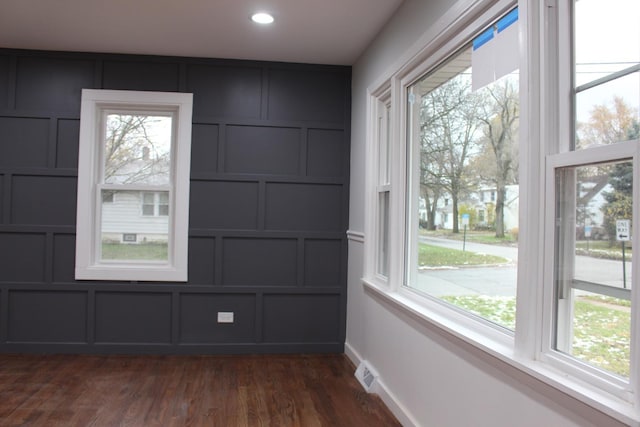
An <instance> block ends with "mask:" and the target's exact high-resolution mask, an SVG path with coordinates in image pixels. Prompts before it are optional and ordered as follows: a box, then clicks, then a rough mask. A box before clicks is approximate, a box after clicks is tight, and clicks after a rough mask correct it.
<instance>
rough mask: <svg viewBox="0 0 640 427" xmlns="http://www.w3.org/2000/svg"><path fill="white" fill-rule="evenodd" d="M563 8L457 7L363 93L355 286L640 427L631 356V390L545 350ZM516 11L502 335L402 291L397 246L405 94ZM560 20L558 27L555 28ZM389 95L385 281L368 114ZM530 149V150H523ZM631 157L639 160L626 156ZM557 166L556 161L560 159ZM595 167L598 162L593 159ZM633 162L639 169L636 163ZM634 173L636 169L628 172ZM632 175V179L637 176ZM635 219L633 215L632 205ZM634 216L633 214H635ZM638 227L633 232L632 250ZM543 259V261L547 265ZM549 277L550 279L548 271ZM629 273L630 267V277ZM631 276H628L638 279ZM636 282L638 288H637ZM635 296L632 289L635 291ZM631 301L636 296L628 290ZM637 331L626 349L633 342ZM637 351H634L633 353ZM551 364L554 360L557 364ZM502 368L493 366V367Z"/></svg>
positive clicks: (478, 3)
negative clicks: (516, 154) (512, 187)
mask: <svg viewBox="0 0 640 427" xmlns="http://www.w3.org/2000/svg"><path fill="white" fill-rule="evenodd" d="M568 3H569V2H564V1H563V2H558V1H545V2H540V1H537V0H519V1H517V2H516V1H514V0H459V1H457V2H456V3H454V4H453V5H452V6H451V8H450V10H449V11H448V12H447V13H445V15H443V17H442V18H441V19H440V20H439V21H438V22H436V24H435V25H433V26H432V28H431V29H430V30H429V31H428V32H427V33H425V35H424V36H423V37H422V38H421V39H420V40H419V42H418V43H416V45H415V46H414V47H412V48H411V49H410V50H409V51H408V52H406V53H405V54H404V55H403V56H402V57H401V58H400V59H399V60H398V61H397V63H395V64H393V65H392V66H391V67H390V69H389V70H388V71H387V73H386V74H385V75H383V76H382V77H381V78H380V79H378V81H377V82H376V83H375V84H373V85H372V86H371V87H370V88H369V89H368V101H367V105H368V112H367V118H368V126H367V165H366V166H367V172H366V178H365V179H366V195H365V197H366V200H365V201H366V212H365V236H367V238H366V239H365V247H364V257H365V258H364V261H365V262H364V271H363V273H364V274H363V279H362V282H363V285H364V287H365V289H366V290H367V291H368V292H370V293H372V294H374V295H376V296H378V297H380V298H381V299H382V300H384V301H386V302H387V303H389V304H391V305H392V306H393V307H395V308H396V309H398V310H400V311H401V312H404V313H406V314H408V315H410V316H411V318H412V319H416V320H417V321H419V322H421V323H423V324H424V325H425V326H427V327H428V328H429V330H431V331H437V332H439V333H442V334H444V335H451V336H454V337H456V338H458V339H461V340H463V341H465V342H467V343H469V344H471V345H473V346H474V347H476V348H478V349H480V350H482V351H481V352H480V353H479V357H480V358H481V359H483V360H484V361H486V362H487V363H490V364H497V367H498V368H499V369H501V368H502V366H501V365H500V364H501V363H506V364H509V365H511V366H513V367H515V368H516V369H517V370H518V371H520V372H522V373H525V374H526V375H529V376H531V377H533V378H535V379H537V380H539V381H541V382H542V383H544V384H547V385H548V386H551V387H554V388H555V389H558V390H561V391H562V392H564V393H566V394H568V395H570V396H572V397H573V398H575V399H576V401H579V402H583V403H586V404H587V405H589V406H591V407H594V408H596V409H597V410H599V411H601V412H603V413H605V414H607V415H609V416H611V417H613V418H615V419H617V420H619V421H622V422H623V423H626V424H630V425H636V426H640V399H639V396H638V395H639V391H640V381H639V376H640V373H639V372H638V371H639V370H640V369H639V368H637V367H635V365H636V364H637V363H638V362H637V361H638V357H637V355H636V356H634V354H635V351H636V350H632V362H631V363H632V367H631V376H630V379H629V382H628V383H626V384H621V383H619V382H615V381H614V382H610V381H607V378H606V377H607V375H604V376H603V375H599V374H596V375H594V372H593V371H594V370H591V369H583V367H581V366H580V365H581V364H580V362H579V361H577V360H575V359H572V360H566V359H570V358H568V357H567V358H565V357H563V355H561V354H560V355H559V352H556V351H552V350H551V347H550V334H551V329H550V326H551V322H552V319H553V309H552V307H553V301H552V299H550V298H551V297H550V294H553V292H550V291H549V286H550V285H549V283H546V284H545V282H548V279H549V274H551V273H550V271H551V272H552V271H553V270H552V269H553V267H552V262H553V259H552V258H553V250H552V249H553V248H554V244H553V240H552V241H551V242H549V238H550V236H549V235H548V228H549V227H550V225H549V221H553V216H551V217H549V216H548V211H547V209H548V207H549V206H548V203H549V201H550V200H551V199H550V197H551V193H549V189H548V187H547V185H549V183H548V181H545V176H546V173H547V169H546V167H549V164H550V163H545V162H546V160H547V156H550V155H554V154H555V153H561V152H564V151H567V150H568V149H569V147H568V143H567V141H570V140H571V138H572V136H573V131H574V124H573V115H572V104H573V98H572V93H573V92H572V89H571V87H572V86H571V83H572V81H573V77H572V76H571V73H570V70H571V62H570V61H571V58H572V56H571V55H570V54H568V52H567V51H566V46H569V42H570V40H571V38H572V36H571V34H569V32H568V31H566V29H567V28H571V26H567V25H568V24H569V23H568V22H566V19H568V16H569V15H568V13H567V12H568V11H569V10H570V5H569V4H568ZM516 5H517V6H518V9H519V23H520V24H519V36H520V40H519V43H520V47H521V49H520V95H521V104H520V116H521V120H520V129H519V132H520V136H519V140H520V141H521V146H520V166H519V167H520V212H521V213H520V221H519V222H520V224H521V226H520V229H519V248H518V250H519V255H518V257H519V259H521V260H527V262H521V263H520V264H519V265H518V288H517V297H516V300H517V312H516V325H517V327H516V331H515V333H509V332H508V331H506V330H505V329H504V328H500V327H497V326H496V325H494V324H491V323H490V322H488V321H485V320H483V319H481V318H478V317H477V316H473V315H470V314H469V313H468V312H465V311H464V310H461V309H457V308H456V307H451V306H449V305H447V304H443V303H442V302H441V301H439V300H437V299H436V298H432V297H429V296H428V295H425V294H419V293H418V292H415V291H413V290H412V289H410V288H408V287H407V286H405V285H404V284H405V282H404V281H405V273H406V265H407V263H408V262H409V261H408V260H406V259H405V257H406V255H405V254H406V252H405V251H406V247H405V242H406V239H407V233H408V231H407V230H406V227H405V221H406V218H407V216H406V215H407V211H406V209H407V207H406V197H408V196H407V194H406V193H407V190H408V187H407V169H408V168H409V167H410V166H411V165H408V160H407V150H408V147H407V131H406V127H407V118H408V111H407V98H406V91H407V88H408V87H409V86H410V85H411V84H412V83H413V82H415V81H416V80H417V79H419V78H421V77H422V76H424V75H425V74H426V73H427V72H428V71H429V70H432V69H435V68H436V67H437V66H438V65H439V64H441V63H442V62H443V61H444V60H446V59H447V58H448V57H449V56H450V55H452V54H454V53H455V52H456V51H457V49H458V48H459V47H460V46H462V45H463V44H464V43H465V42H468V41H469V40H471V38H472V37H473V36H474V35H475V34H477V32H478V31H479V30H482V29H483V27H485V26H486V25H488V24H490V23H491V22H493V21H494V20H495V19H496V18H498V17H500V16H501V15H503V14H504V13H506V12H508V11H509V10H510V9H512V8H513V7H514V6H516ZM563 20H565V21H563ZM389 90H390V91H391V100H390V102H391V108H392V109H391V111H392V116H391V117H392V121H391V138H390V143H391V154H390V159H391V187H390V190H391V194H390V217H389V223H390V228H391V230H392V231H391V233H390V234H391V240H390V242H389V244H390V248H389V252H390V260H389V276H388V278H387V279H386V280H383V278H381V277H380V275H379V274H377V270H376V268H377V267H376V257H377V256H378V253H377V248H378V241H379V239H380V235H379V230H378V228H377V224H378V215H379V213H378V212H377V210H376V201H377V196H378V190H379V188H378V173H379V172H378V171H377V170H376V168H377V165H378V164H379V163H378V159H377V157H376V155H375V153H376V152H377V151H378V150H379V135H378V133H377V130H376V129H377V121H376V119H377V114H376V106H377V105H379V104H380V103H381V102H386V99H387V98H386V97H387V93H388V91H389ZM528 142H529V143H528ZM634 156H637V155H634ZM560 158H561V157H558V158H557V159H560ZM601 160H602V159H601ZM636 163H637V162H636ZM634 166H635V167H637V164H634ZM636 174H637V173H636ZM639 187H640V185H638V183H637V182H635V181H634V197H635V200H636V201H637V200H640V198H639V197H638V193H639V192H640V188H639ZM636 210H637V206H636ZM634 217H635V218H636V221H637V218H639V217H640V214H638V213H637V212H634ZM638 229H640V227H635V228H634V239H635V242H636V243H635V244H636V245H640V243H638V238H639V237H638V233H639V232H640V230H638ZM550 257H551V259H550ZM550 268H551V270H549V269H550ZM636 270H637V268H636V266H634V273H635V271H636ZM638 274H640V273H636V274H634V275H633V277H638ZM636 283H637V279H636ZM634 288H638V286H635V287H634ZM636 292H638V291H636ZM632 304H633V308H632V310H634V313H635V315H634V318H633V319H632V322H634V324H635V325H639V324H640V313H638V311H640V307H639V304H638V297H636V296H634V297H633V303H632ZM639 329H640V328H638V327H635V330H634V331H632V341H633V342H635V343H640V331H639ZM635 348H637V344H632V349H635ZM558 356H559V357H558ZM497 361H500V362H497Z"/></svg>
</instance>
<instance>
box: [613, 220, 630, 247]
mask: <svg viewBox="0 0 640 427" xmlns="http://www.w3.org/2000/svg"><path fill="white" fill-rule="evenodd" d="M616 240H617V241H618V242H628V241H629V240H631V221H629V220H628V219H619V220H617V221H616Z"/></svg>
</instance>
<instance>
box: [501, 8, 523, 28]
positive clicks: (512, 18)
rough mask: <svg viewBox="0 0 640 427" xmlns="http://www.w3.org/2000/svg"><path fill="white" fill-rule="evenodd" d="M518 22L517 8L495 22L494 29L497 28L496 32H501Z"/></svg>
mask: <svg viewBox="0 0 640 427" xmlns="http://www.w3.org/2000/svg"><path fill="white" fill-rule="evenodd" d="M517 20H518V8H517V7H516V8H515V9H513V10H512V11H511V12H509V13H507V14H506V15H505V16H503V17H502V18H500V20H499V21H498V22H496V27H497V28H498V32H499V33H500V32H502V31H503V30H505V29H506V28H507V27H508V26H509V25H511V24H513V23H514V22H516V21H517Z"/></svg>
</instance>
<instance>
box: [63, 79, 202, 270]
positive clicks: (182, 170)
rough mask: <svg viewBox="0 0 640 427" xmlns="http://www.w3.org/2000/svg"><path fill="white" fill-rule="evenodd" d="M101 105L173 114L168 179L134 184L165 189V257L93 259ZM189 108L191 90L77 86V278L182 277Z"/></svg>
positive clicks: (97, 214)
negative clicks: (161, 183)
mask: <svg viewBox="0 0 640 427" xmlns="http://www.w3.org/2000/svg"><path fill="white" fill-rule="evenodd" d="M105 111H122V112H140V111H144V112H153V113H158V114H169V115H171V116H172V118H173V123H172V125H173V129H172V133H173V138H172V143H171V145H172V148H171V169H170V171H171V172H170V175H171V179H170V184H169V185H168V186H162V188H159V187H158V186H144V185H142V186H139V187H138V188H137V189H138V190H140V191H154V190H156V191H158V190H163V191H166V190H168V191H169V218H170V221H169V230H168V231H169V245H168V261H167V262H158V261H140V260H135V261H129V260H127V261H108V262H107V261H101V260H100V259H99V253H100V250H99V245H100V241H101V238H100V235H101V233H100V224H101V218H100V215H101V197H100V188H101V185H102V184H101V182H100V175H101V161H102V160H101V159H102V147H101V145H102V140H103V136H102V135H101V132H102V126H103V125H102V120H103V119H102V116H103V113H104V112H105ZM192 111H193V94H190V93H174V92H141V91H120V90H99V89H83V90H82V104H81V111H80V146H79V156H78V204H77V220H76V221H77V222H76V224H77V225H76V268H75V277H76V279H77V280H131V281H170V282H185V281H187V277H188V274H187V273H188V272H187V267H188V231H189V175H190V156H191V120H192ZM112 187H113V188H112ZM117 187H118V186H117V185H109V188H108V189H112V190H117ZM124 189H125V188H123V190H124ZM126 189H127V190H130V189H131V188H126ZM154 198H157V195H155V196H154ZM155 206H156V205H155V204H154V211H155ZM141 209H142V208H141ZM154 213H155V212H154Z"/></svg>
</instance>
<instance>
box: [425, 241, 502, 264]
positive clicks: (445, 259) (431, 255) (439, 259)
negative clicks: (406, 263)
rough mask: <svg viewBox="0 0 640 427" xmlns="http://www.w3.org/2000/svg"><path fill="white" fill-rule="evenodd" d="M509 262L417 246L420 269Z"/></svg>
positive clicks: (472, 253)
mask: <svg viewBox="0 0 640 427" xmlns="http://www.w3.org/2000/svg"><path fill="white" fill-rule="evenodd" d="M507 262H509V261H508V260H507V259H505V258H502V257H499V256H494V255H486V254H479V253H476V252H470V251H461V250H458V249H447V248H442V247H440V246H433V245H428V244H426V243H420V244H419V245H418V265H419V266H420V267H442V266H472V265H495V264H504V263H507Z"/></svg>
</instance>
